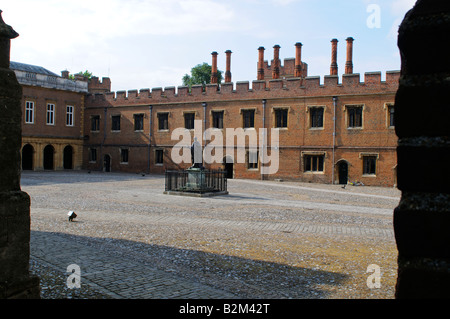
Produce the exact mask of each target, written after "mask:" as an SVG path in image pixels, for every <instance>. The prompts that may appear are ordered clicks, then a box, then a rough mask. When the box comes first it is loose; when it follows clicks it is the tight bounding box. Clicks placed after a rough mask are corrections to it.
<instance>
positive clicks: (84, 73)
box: [69, 70, 92, 80]
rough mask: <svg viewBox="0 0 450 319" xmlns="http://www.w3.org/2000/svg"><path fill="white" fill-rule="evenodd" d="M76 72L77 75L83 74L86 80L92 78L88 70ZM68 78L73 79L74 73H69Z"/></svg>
mask: <svg viewBox="0 0 450 319" xmlns="http://www.w3.org/2000/svg"><path fill="white" fill-rule="evenodd" d="M76 74H77V75H83V76H85V77H86V78H87V79H88V80H90V79H91V78H92V72H89V71H88V70H86V71H84V72H82V71H80V72H78V73H76ZM69 79H72V80H74V79H75V75H74V74H70V75H69Z"/></svg>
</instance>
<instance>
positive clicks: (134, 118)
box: [133, 113, 145, 132]
mask: <svg viewBox="0 0 450 319" xmlns="http://www.w3.org/2000/svg"><path fill="white" fill-rule="evenodd" d="M138 116H139V117H140V118H142V128H141V129H139V130H137V129H136V123H137V122H136V118H137V117H138ZM144 119H145V114H144V113H133V128H134V131H135V132H144V127H145V120H144Z"/></svg>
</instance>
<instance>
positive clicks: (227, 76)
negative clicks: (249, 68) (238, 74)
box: [225, 50, 232, 83]
mask: <svg viewBox="0 0 450 319" xmlns="http://www.w3.org/2000/svg"><path fill="white" fill-rule="evenodd" d="M231 53H232V52H231V50H227V51H225V54H226V55H227V64H226V71H225V82H226V83H229V82H231Z"/></svg>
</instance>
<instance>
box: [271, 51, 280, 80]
mask: <svg viewBox="0 0 450 319" xmlns="http://www.w3.org/2000/svg"><path fill="white" fill-rule="evenodd" d="M279 78H280V46H279V45H278V44H277V45H275V46H274V47H273V70H272V79H279Z"/></svg>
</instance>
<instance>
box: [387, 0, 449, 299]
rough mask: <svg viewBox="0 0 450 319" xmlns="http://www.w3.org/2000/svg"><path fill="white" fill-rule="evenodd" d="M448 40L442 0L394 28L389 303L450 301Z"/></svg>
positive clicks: (425, 0)
mask: <svg viewBox="0 0 450 319" xmlns="http://www.w3.org/2000/svg"><path fill="white" fill-rule="evenodd" d="M449 34H450V2H449V1H448V0H419V1H417V2H416V4H415V6H414V8H413V9H412V10H410V11H409V12H408V13H407V14H406V16H405V18H404V20H403V22H402V24H401V25H400V28H399V35H398V47H399V49H400V55H401V76H400V82H399V88H398V91H397V94H396V98H395V131H396V134H397V136H398V138H399V140H398V147H397V158H398V168H397V174H398V176H397V180H398V188H399V189H400V190H401V191H402V196H401V200H400V203H399V205H398V207H397V208H396V209H395V210H394V231H395V239H396V243H397V249H398V276H397V286H396V298H450V289H449V287H450V231H449V230H450V180H449V177H450V165H449V163H450V126H449V124H448V123H449V122H450V93H449V92H450V82H449V78H450V62H449V58H448V50H447V49H446V46H447V44H448V40H449ZM418 44H420V47H422V48H424V50H418V49H417V45H418Z"/></svg>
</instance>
